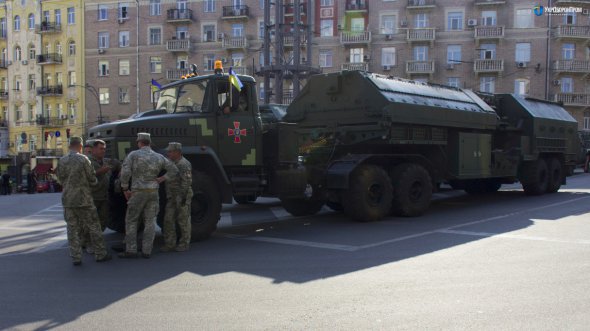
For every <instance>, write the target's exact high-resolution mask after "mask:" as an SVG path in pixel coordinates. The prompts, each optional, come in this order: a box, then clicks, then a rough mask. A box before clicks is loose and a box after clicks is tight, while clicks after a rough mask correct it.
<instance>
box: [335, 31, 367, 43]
mask: <svg viewBox="0 0 590 331" xmlns="http://www.w3.org/2000/svg"><path fill="white" fill-rule="evenodd" d="M370 42H371V31H342V32H340V43H341V44H342V45H351V44H368V43H370Z"/></svg>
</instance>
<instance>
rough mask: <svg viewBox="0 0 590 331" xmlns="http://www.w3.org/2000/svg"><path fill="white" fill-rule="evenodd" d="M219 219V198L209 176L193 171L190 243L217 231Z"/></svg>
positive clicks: (215, 186) (215, 185) (213, 182)
mask: <svg viewBox="0 0 590 331" xmlns="http://www.w3.org/2000/svg"><path fill="white" fill-rule="evenodd" d="M220 217H221V196H220V193H219V190H218V189H217V184H216V183H215V180H213V178H211V176H209V175H207V174H205V173H204V172H200V171H193V200H192V202H191V241H200V240H205V239H207V238H209V237H210V236H211V234H212V233H213V232H214V231H215V229H217V222H218V221H219V218H220Z"/></svg>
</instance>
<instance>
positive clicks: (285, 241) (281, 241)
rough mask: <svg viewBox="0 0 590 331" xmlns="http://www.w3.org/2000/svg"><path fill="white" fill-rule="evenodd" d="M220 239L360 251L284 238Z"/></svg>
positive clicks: (356, 248) (339, 245)
mask: <svg viewBox="0 0 590 331" xmlns="http://www.w3.org/2000/svg"><path fill="white" fill-rule="evenodd" d="M220 237H223V238H230V239H243V240H250V241H260V242H266V243H272V244H283V245H292V246H303V247H314V248H324V249H332V250H338V251H346V252H354V251H356V250H358V247H357V246H351V245H341V244H329V243H321V242H314V241H302V240H293V239H283V238H271V237H259V236H257V237H247V236H239V235H231V234H225V233H224V234H221V235H220Z"/></svg>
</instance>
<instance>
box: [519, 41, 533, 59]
mask: <svg viewBox="0 0 590 331" xmlns="http://www.w3.org/2000/svg"><path fill="white" fill-rule="evenodd" d="M515 60H516V62H530V61H531V44H530V43H516V58H515Z"/></svg>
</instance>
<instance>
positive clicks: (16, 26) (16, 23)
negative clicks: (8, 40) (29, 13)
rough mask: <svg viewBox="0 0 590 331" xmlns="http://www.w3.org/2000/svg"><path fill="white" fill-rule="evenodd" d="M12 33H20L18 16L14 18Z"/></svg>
mask: <svg viewBox="0 0 590 331" xmlns="http://www.w3.org/2000/svg"><path fill="white" fill-rule="evenodd" d="M14 31H20V16H18V15H16V16H15V17H14Z"/></svg>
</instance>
